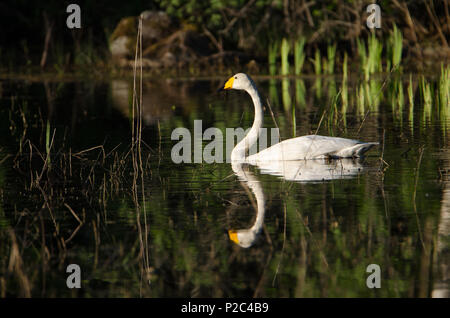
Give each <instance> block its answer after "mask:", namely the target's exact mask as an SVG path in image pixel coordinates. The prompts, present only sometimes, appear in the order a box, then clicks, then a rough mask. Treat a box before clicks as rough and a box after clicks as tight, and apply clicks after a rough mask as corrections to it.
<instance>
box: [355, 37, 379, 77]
mask: <svg viewBox="0 0 450 318" xmlns="http://www.w3.org/2000/svg"><path fill="white" fill-rule="evenodd" d="M356 45H357V48H358V55H359V60H360V67H361V69H362V71H363V74H364V79H365V80H366V81H368V80H369V78H370V75H371V74H374V73H377V72H381V71H382V63H381V62H382V59H381V57H382V55H381V54H382V51H383V44H382V43H381V42H380V41H379V40H378V38H377V37H376V36H375V33H372V34H371V35H370V36H369V37H368V39H367V48H366V41H364V40H362V41H361V40H359V39H357V40H356Z"/></svg>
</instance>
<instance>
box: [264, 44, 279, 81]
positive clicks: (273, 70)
mask: <svg viewBox="0 0 450 318" xmlns="http://www.w3.org/2000/svg"><path fill="white" fill-rule="evenodd" d="M279 46H280V44H279V42H278V41H274V42H272V43H271V44H269V49H268V54H267V57H268V62H269V74H270V75H272V76H275V75H276V74H277V58H278V50H279Z"/></svg>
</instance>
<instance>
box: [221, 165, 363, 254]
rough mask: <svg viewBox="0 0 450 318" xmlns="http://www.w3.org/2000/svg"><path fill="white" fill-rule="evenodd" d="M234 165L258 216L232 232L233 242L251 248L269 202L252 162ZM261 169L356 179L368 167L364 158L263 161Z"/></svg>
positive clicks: (302, 178)
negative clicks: (252, 169) (251, 166)
mask: <svg viewBox="0 0 450 318" xmlns="http://www.w3.org/2000/svg"><path fill="white" fill-rule="evenodd" d="M231 167H232V169H233V172H234V173H235V175H236V176H237V177H238V179H239V180H240V181H241V182H242V185H243V186H244V187H248V188H250V190H251V192H253V194H254V195H255V199H256V209H257V210H256V219H255V221H254V223H253V225H252V226H251V227H250V228H247V229H240V230H229V231H228V236H229V238H230V240H231V241H233V242H234V243H236V244H238V245H239V246H241V247H243V248H248V247H250V246H252V245H253V244H254V243H255V242H256V240H257V238H258V237H259V234H260V233H261V230H262V227H263V224H264V214H265V203H266V201H265V197H264V191H263V187H262V185H261V182H260V181H259V179H258V178H257V177H256V176H255V175H254V174H253V172H251V171H250V170H249V169H247V168H248V167H249V165H248V164H243V163H240V162H234V161H233V162H232V164H231ZM258 168H259V169H260V171H261V173H264V174H271V175H274V176H278V177H281V178H282V179H284V180H288V181H297V182H321V181H329V180H334V179H348V178H354V177H356V176H357V175H358V174H360V173H361V172H362V171H363V170H364V165H363V163H362V160H360V159H357V160H353V159H340V160H325V159H318V160H295V161H271V162H264V163H260V164H259V165H258Z"/></svg>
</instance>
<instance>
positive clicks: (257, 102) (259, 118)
mask: <svg viewBox="0 0 450 318" xmlns="http://www.w3.org/2000/svg"><path fill="white" fill-rule="evenodd" d="M245 91H246V92H247V93H248V94H249V95H250V97H251V98H252V101H253V105H254V106H255V120H254V121H253V125H252V128H251V129H250V131H249V132H248V134H247V135H246V136H245V138H244V139H242V140H241V141H240V142H239V143H238V144H237V145H236V147H234V149H233V151H232V152H231V160H232V161H236V160H239V161H244V160H245V156H246V153H247V152H248V150H249V149H250V147H251V146H253V144H255V143H256V141H257V140H258V137H259V132H260V128H261V127H262V124H263V119H264V114H263V109H262V102H261V97H260V96H259V93H258V91H257V90H256V87H255V85H254V84H253V83H252V84H251V85H250V87H249V88H248V89H246V90H245Z"/></svg>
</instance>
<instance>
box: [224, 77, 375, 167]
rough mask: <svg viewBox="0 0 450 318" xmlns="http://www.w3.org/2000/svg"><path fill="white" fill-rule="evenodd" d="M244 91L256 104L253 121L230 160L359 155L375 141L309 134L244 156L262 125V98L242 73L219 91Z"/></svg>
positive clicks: (244, 160)
mask: <svg viewBox="0 0 450 318" xmlns="http://www.w3.org/2000/svg"><path fill="white" fill-rule="evenodd" d="M228 89H238V90H245V91H246V92H247V93H248V94H249V95H250V96H251V98H252V100H253V104H254V106H255V120H254V122H253V125H252V127H251V129H250V131H249V132H248V134H247V135H246V136H245V138H244V139H242V140H241V141H240V142H239V143H238V144H237V145H236V147H234V149H233V151H232V152H231V160H232V161H240V162H246V163H250V164H252V165H258V163H260V162H265V161H278V160H283V161H287V160H301V159H322V158H358V157H361V156H362V155H363V154H364V153H365V152H366V151H368V150H369V149H370V148H372V147H373V146H375V145H378V142H361V141H358V140H353V139H346V138H338V137H328V136H319V135H309V136H302V137H297V138H291V139H287V140H284V141H282V142H280V143H278V144H275V145H273V146H271V147H269V148H266V149H264V150H262V151H260V152H259V153H256V154H254V155H251V156H248V157H247V156H246V153H247V152H248V150H249V149H250V147H251V146H252V145H253V144H254V143H255V142H256V141H257V140H258V137H259V132H260V128H261V127H262V124H263V118H264V116H263V108H262V102H261V97H260V96H259V93H258V90H257V89H256V85H255V83H254V82H253V80H252V79H251V78H250V76H248V75H247V74H245V73H238V74H235V75H234V76H232V77H230V78H229V79H228V80H227V81H226V82H225V84H224V86H223V87H222V88H221V89H220V90H228Z"/></svg>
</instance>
